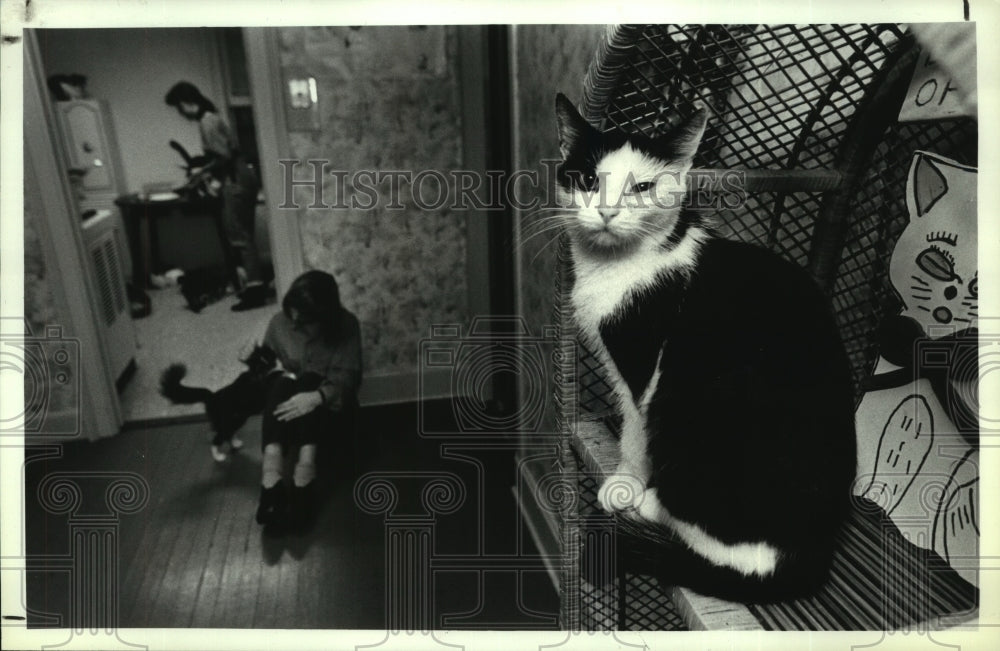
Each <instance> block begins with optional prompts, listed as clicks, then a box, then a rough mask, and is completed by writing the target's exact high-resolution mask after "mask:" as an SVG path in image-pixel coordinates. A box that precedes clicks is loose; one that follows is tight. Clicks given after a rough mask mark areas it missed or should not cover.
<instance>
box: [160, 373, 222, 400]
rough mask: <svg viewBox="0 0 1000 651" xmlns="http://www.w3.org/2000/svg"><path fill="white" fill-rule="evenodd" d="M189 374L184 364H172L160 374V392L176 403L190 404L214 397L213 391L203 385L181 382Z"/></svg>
mask: <svg viewBox="0 0 1000 651" xmlns="http://www.w3.org/2000/svg"><path fill="white" fill-rule="evenodd" d="M185 375H187V368H186V367H185V366H184V365H183V364H171V365H170V366H169V367H167V370H165V371H163V375H161V376H160V393H161V394H162V395H163V397H164V398H166V399H167V400H169V401H170V402H172V403H174V404H180V405H189V404H193V403H196V402H205V401H206V400H208V399H209V398H211V397H212V392H211V391H209V390H208V389H203V388H201V387H188V386H184V385H183V384H181V380H183V379H184V376H185Z"/></svg>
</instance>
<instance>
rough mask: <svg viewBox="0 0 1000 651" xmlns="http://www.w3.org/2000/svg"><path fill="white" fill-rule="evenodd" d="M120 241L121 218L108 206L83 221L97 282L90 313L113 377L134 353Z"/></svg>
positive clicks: (134, 347)
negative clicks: (97, 324) (94, 303)
mask: <svg viewBox="0 0 1000 651" xmlns="http://www.w3.org/2000/svg"><path fill="white" fill-rule="evenodd" d="M124 241H125V233H124V232H123V229H122V225H121V220H120V219H118V218H117V215H116V214H115V213H113V212H112V211H110V210H99V211H97V214H96V215H94V216H93V217H91V218H89V219H87V220H85V221H84V222H83V242H84V246H85V247H86V249H87V257H88V258H89V259H90V272H91V274H93V277H94V284H95V285H96V286H97V296H96V305H94V306H93V308H94V313H95V314H96V315H97V320H98V323H99V324H100V326H101V336H102V337H103V338H104V342H105V344H106V346H105V349H106V350H107V351H108V356H109V359H108V360H107V361H108V363H109V365H110V369H111V373H112V377H114V378H115V379H116V380H120V379H121V378H122V374H123V373H124V372H125V370H126V369H127V368H128V367H129V365H130V364H131V363H132V361H133V360H134V359H135V353H136V339H135V326H134V325H133V323H132V315H131V312H130V307H129V300H128V295H127V293H126V291H125V269H124V265H123V261H124V253H123V250H122V245H123V242H124Z"/></svg>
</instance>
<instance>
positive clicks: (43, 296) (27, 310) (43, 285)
mask: <svg viewBox="0 0 1000 651" xmlns="http://www.w3.org/2000/svg"><path fill="white" fill-rule="evenodd" d="M24 184H25V192H24V318H25V319H26V320H27V321H28V326H29V327H30V328H31V332H32V333H33V334H35V335H38V334H44V332H45V326H46V325H55V324H56V323H58V321H59V319H58V316H57V312H56V306H55V300H54V298H53V296H52V288H51V287H50V285H49V277H48V273H47V272H48V270H47V269H46V267H45V256H44V253H43V252H42V239H41V235H40V233H39V228H40V224H39V223H38V222H39V220H40V219H41V215H42V212H41V206H40V205H39V202H38V199H39V193H38V189H37V184H36V183H35V179H34V178H33V177H32V176H31V175H30V173H28V172H25V179H24Z"/></svg>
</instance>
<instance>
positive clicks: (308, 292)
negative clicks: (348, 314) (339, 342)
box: [281, 269, 343, 340]
mask: <svg viewBox="0 0 1000 651" xmlns="http://www.w3.org/2000/svg"><path fill="white" fill-rule="evenodd" d="M281 309H282V310H283V311H284V313H285V316H287V317H288V318H292V315H291V311H292V310H295V311H296V312H298V313H299V317H300V318H302V319H303V320H305V321H307V322H314V323H318V324H319V325H320V331H321V332H322V333H323V336H324V337H325V338H326V339H327V340H334V339H336V338H337V336H338V335H339V334H340V320H341V316H342V311H343V308H342V307H341V305H340V290H339V289H338V288H337V281H336V280H334V278H333V276H331V275H330V274H328V273H326V272H325V271H319V270H317V269H314V270H312V271H307V272H305V273H304V274H302V275H301V276H299V277H298V278H296V279H295V280H293V281H292V285H291V287H289V288H288V292H286V293H285V298H284V299H283V300H282V302H281Z"/></svg>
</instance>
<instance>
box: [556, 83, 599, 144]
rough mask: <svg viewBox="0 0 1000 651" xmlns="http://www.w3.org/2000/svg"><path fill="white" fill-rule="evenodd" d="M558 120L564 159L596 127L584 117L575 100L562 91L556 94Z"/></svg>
mask: <svg viewBox="0 0 1000 651" xmlns="http://www.w3.org/2000/svg"><path fill="white" fill-rule="evenodd" d="M556 122H557V123H558V125H559V153H560V154H561V155H562V157H563V160H565V159H567V158H569V154H570V152H571V151H572V150H573V146H574V145H575V144H576V143H578V142H579V141H580V139H581V138H583V137H584V135H585V134H587V133H588V132H590V131H594V130H595V129H594V127H592V126H590V123H589V122H587V121H586V120H584V119H583V116H582V115H580V112H579V111H577V110H576V107H575V106H573V102H571V101H569V99H568V98H567V97H566V96H565V95H563V94H562V93H557V94H556Z"/></svg>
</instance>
